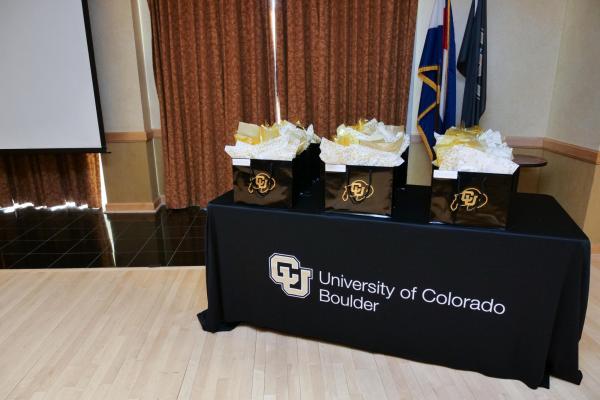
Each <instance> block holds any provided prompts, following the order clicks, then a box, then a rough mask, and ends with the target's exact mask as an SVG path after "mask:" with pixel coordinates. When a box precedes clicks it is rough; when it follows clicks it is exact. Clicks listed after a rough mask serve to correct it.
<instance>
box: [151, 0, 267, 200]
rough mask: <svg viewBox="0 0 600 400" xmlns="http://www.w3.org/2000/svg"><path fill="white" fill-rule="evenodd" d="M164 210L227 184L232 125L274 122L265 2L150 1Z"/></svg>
mask: <svg viewBox="0 0 600 400" xmlns="http://www.w3.org/2000/svg"><path fill="white" fill-rule="evenodd" d="M148 4H149V6H150V13H151V18H152V34H153V53H154V56H153V57H154V73H155V77H156V84H157V90H158V97H159V100H160V107H161V127H162V134H163V159H164V169H165V197H166V203H167V206H168V207H170V208H181V207H187V206H189V205H202V206H204V205H206V203H207V202H208V201H210V200H211V199H212V198H214V197H215V196H217V195H219V194H221V193H223V192H224V191H226V190H228V189H229V188H230V187H231V184H232V182H231V160H230V159H229V157H228V156H227V155H226V154H225V152H224V151H223V148H224V147H225V145H226V144H232V139H233V133H235V130H236V128H237V124H238V121H245V122H253V123H259V124H260V123H264V122H269V121H273V120H274V108H275V107H274V100H273V94H272V93H273V80H272V78H270V76H271V75H270V74H271V73H270V68H269V64H268V61H267V60H268V56H269V55H268V54H269V53H268V50H267V48H268V46H269V41H268V32H269V31H268V24H269V21H268V5H267V2H266V1H264V0H244V1H233V0H224V1H209V0H203V1H197V0H168V1H167V0H148Z"/></svg>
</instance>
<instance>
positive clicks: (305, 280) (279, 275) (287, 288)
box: [269, 253, 313, 298]
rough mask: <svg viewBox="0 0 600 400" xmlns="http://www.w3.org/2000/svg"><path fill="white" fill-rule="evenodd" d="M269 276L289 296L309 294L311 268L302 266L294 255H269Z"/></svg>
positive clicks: (302, 296) (300, 296) (311, 276)
mask: <svg viewBox="0 0 600 400" xmlns="http://www.w3.org/2000/svg"><path fill="white" fill-rule="evenodd" d="M269 277H270V278H271V280H272V281H273V282H275V283H276V284H278V285H279V286H281V290H283V292H284V293H285V294H286V295H288V296H291V297H299V298H305V297H306V296H308V295H309V294H310V281H311V280H312V278H313V270H312V269H311V268H303V267H302V266H301V265H300V261H298V259H297V258H296V257H294V256H290V255H287V254H279V253H274V254H273V255H271V257H269Z"/></svg>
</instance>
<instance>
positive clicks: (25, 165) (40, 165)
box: [0, 154, 102, 208]
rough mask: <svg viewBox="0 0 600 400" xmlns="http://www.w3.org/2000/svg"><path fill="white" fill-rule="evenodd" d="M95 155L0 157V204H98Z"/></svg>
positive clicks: (0, 205)
mask: <svg viewBox="0 0 600 400" xmlns="http://www.w3.org/2000/svg"><path fill="white" fill-rule="evenodd" d="M100 180H101V176H100V161H99V156H98V155H97V154H12V155H8V154H7V155H2V156H0V207H7V206H12V205H13V202H15V203H28V202H31V203H33V204H34V205H35V206H55V205H62V204H64V203H65V202H66V201H69V202H71V201H72V202H75V203H76V204H77V205H83V204H87V205H88V206H89V207H94V208H97V207H100V206H101V205H102V204H101V202H102V200H101V197H102V196H101V192H100Z"/></svg>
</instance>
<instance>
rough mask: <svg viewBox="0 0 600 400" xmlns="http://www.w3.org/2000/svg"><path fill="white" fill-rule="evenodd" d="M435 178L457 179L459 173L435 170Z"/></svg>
mask: <svg viewBox="0 0 600 400" xmlns="http://www.w3.org/2000/svg"><path fill="white" fill-rule="evenodd" d="M433 177H434V178H436V179H457V178H458V171H440V170H439V169H435V170H433Z"/></svg>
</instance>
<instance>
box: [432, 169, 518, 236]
mask: <svg viewBox="0 0 600 400" xmlns="http://www.w3.org/2000/svg"><path fill="white" fill-rule="evenodd" d="M516 179H517V178H516V175H515V174H512V175H508V174H490V173H482V172H456V171H439V170H434V171H433V177H432V179H431V208H430V211H431V222H441V223H446V224H455V225H466V226H481V227H497V228H506V227H507V225H508V223H509V213H510V204H511V199H512V196H513V194H514V187H515V180H516Z"/></svg>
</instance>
